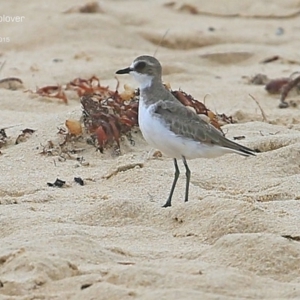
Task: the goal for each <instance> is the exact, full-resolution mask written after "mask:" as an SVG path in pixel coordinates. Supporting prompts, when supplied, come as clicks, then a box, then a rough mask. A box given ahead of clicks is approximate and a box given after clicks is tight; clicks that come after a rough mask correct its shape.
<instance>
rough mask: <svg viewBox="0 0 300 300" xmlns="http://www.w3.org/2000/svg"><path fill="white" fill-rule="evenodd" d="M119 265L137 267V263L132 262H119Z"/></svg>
mask: <svg viewBox="0 0 300 300" xmlns="http://www.w3.org/2000/svg"><path fill="white" fill-rule="evenodd" d="M117 264H119V265H124V266H131V265H135V263H134V262H132V261H117Z"/></svg>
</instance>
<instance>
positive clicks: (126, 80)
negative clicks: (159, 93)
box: [0, 0, 300, 300]
mask: <svg viewBox="0 0 300 300" xmlns="http://www.w3.org/2000/svg"><path fill="white" fill-rule="evenodd" d="M2 2H3V1H2ZM166 3H168V5H165V4H166ZM83 4H85V2H83V1H68V0H60V1H58V0H54V1H37V0H32V1H29V2H28V1H24V2H20V1H16V0H11V1H6V2H3V3H2V4H1V7H2V10H1V14H4V15H7V16H11V17H14V16H24V17H25V18H24V19H23V22H18V23H17V22H15V23H12V22H2V23H1V24H0V28H1V37H2V42H1V44H0V55H1V56H0V61H1V63H3V62H4V61H6V63H5V65H4V66H3V68H2V70H1V72H0V76H1V77H0V79H1V78H6V77H17V78H20V79H21V80H22V81H23V87H21V88H18V89H17V90H10V89H0V97H1V98H0V99H1V102H0V103H1V104H0V105H1V110H0V128H4V127H9V126H14V125H15V126H14V127H11V128H8V129H7V130H6V133H7V135H8V136H9V137H10V139H9V141H8V143H7V145H6V146H4V147H2V148H1V153H2V154H1V155H0V166H1V167H0V168H1V169H0V174H1V175H0V204H1V205H0V299H1V300H2V299H5V300H8V299H9V300H12V299H14V300H15V299H18V300H19V299H22V300H25V299H26V300H27V299H78V300H79V299H191V300H192V299H226V300H227V299H228V300H229V299H300V243H299V241H295V240H291V239H287V238H284V237H282V236H283V235H290V236H296V237H297V236H299V228H300V218H299V215H300V208H299V200H300V184H299V183H300V132H299V131H300V118H299V108H298V107H296V108H292V107H289V108H287V109H279V108H278V104H279V101H278V99H279V96H278V95H274V96H272V95H269V94H268V93H267V92H266V91H265V89H264V86H259V85H251V84H248V82H247V78H245V77H244V76H247V77H251V76H254V75H255V74H257V73H263V74H266V75H267V76H268V77H270V78H278V77H279V78H280V77H286V76H289V75H290V74H291V73H293V72H295V71H299V64H300V59H299V47H300V42H299V30H300V27H299V20H300V17H299V11H300V2H299V1H296V0H294V1H292V0H289V1H281V0H278V1H275V0H274V1H238V0H231V1H221V0H219V1H204V0H203V1H194V0H187V1H175V2H174V3H170V2H168V1H166V0H164V1H161V0H153V1H134V0H128V1H102V2H100V3H99V4H100V7H101V9H102V11H103V12H101V13H95V14H83V13H69V14H64V13H63V12H64V11H67V10H68V9H70V8H72V7H74V6H77V5H79V6H80V5H83ZM183 4H189V5H191V6H185V9H183V10H180V8H181V7H182V5H183ZM191 12H193V13H194V14H192V13H191ZM167 31H168V33H167V35H166V36H165V38H164V40H163V41H162V42H160V41H161V39H162V36H163V35H164V34H165V33H166V32H167ZM4 38H5V41H4ZM6 38H9V42H7V39H6ZM155 52H156V57H157V58H158V59H159V60H160V61H161V63H162V65H163V67H164V81H165V82H168V83H170V84H171V86H172V88H173V89H178V88H181V89H182V90H184V91H186V92H188V93H190V94H192V95H193V96H194V97H195V98H197V99H200V100H202V99H204V97H205V95H208V96H207V97H206V100H205V103H206V105H207V106H208V107H209V108H210V109H212V110H213V111H217V112H219V113H225V114H227V115H231V116H232V117H233V118H234V119H236V120H237V121H238V123H236V124H230V125H226V126H224V127H223V130H224V131H225V132H226V136H227V137H228V138H233V137H235V136H240V135H243V136H245V139H243V140H240V141H239V142H240V143H242V144H244V145H246V146H248V147H251V148H255V149H260V150H261V153H260V154H258V155H257V156H256V157H250V158H244V157H240V156H237V155H226V156H223V157H220V158H217V159H211V160H209V159H197V160H194V161H190V162H189V165H190V169H191V171H192V179H191V187H190V201H189V202H188V203H183V198H184V186H185V176H184V171H183V170H184V168H183V165H182V163H180V168H181V170H182V174H181V177H180V179H179V181H178V186H177V189H176V190H175V194H174V198H173V206H172V207H171V208H168V209H163V208H161V205H162V204H163V203H164V202H165V201H166V198H167V196H168V193H169V189H170V186H171V182H172V179H173V173H174V170H173V163H172V159H171V158H168V157H165V156H163V157H161V158H152V157H150V159H147V155H148V152H149V150H150V147H149V146H148V145H147V144H146V142H145V141H144V140H143V138H142V137H141V134H140V133H139V132H137V133H135V134H134V140H135V145H130V144H129V143H128V141H126V140H125V141H124V142H123V143H122V145H121V150H122V155H121V156H119V157H113V156H112V153H111V151H110V150H107V151H105V153H104V154H101V153H99V152H96V151H95V148H94V147H93V146H91V145H87V144H86V143H82V144H80V146H81V147H83V148H84V151H83V152H82V153H80V154H78V156H82V157H83V158H84V161H85V162H86V164H80V163H79V162H78V161H76V160H74V159H66V160H61V159H59V157H58V156H57V155H53V156H47V155H41V154H40V152H41V151H42V149H43V145H46V144H47V142H48V141H49V140H52V141H54V142H57V140H58V136H57V131H58V130H57V128H58V127H61V126H64V123H65V120H67V119H69V118H73V119H79V117H80V116H81V107H80V102H79V99H78V98H76V97H74V98H72V99H70V100H69V103H68V104H67V105H65V104H63V103H62V102H61V101H60V100H57V99H48V98H43V97H37V96H33V95H32V94H30V93H28V92H27V93H24V90H35V89H36V87H41V86H44V85H53V84H54V85H55V84H65V83H67V82H69V81H70V80H72V79H74V78H75V77H81V78H89V77H90V76H92V75H96V76H98V77H99V78H100V79H101V84H103V85H105V86H106V85H109V86H110V87H111V88H112V89H114V88H115V86H116V79H115V78H114V77H115V71H116V70H118V69H120V68H124V67H127V66H128V65H129V64H130V63H131V62H132V60H133V59H134V58H135V57H137V56H138V55H142V54H150V55H153V54H154V53H155ZM274 55H279V56H280V57H281V58H282V59H280V60H277V61H274V62H272V63H268V64H262V63H260V62H261V61H262V60H263V59H265V58H267V57H272V56H274ZM292 62H293V63H292ZM119 80H120V83H121V88H120V89H121V90H122V86H123V85H124V84H128V85H130V86H132V87H137V84H136V83H135V82H134V81H133V80H132V79H131V78H130V77H129V76H119ZM249 94H251V95H253V97H255V98H256V99H257V101H258V102H259V103H260V105H261V107H262V109H263V111H264V112H265V114H266V120H263V117H262V114H261V111H260V109H259V107H258V105H257V104H256V103H255V101H253V100H252V99H251V98H250V97H249ZM290 99H293V100H294V101H295V102H296V103H298V102H297V101H299V96H297V95H294V96H291V97H289V100H290ZM25 128H32V129H34V130H36V132H35V133H34V134H33V135H32V136H31V137H30V138H29V139H28V140H27V141H25V142H22V143H20V144H18V145H15V144H14V140H15V138H16V137H17V136H18V135H19V134H20V132H21V130H23V129H25ZM129 164H131V165H136V167H134V168H128V169H127V170H125V171H122V172H119V173H117V174H116V175H114V176H112V177H110V178H109V179H105V176H106V175H108V174H110V173H111V172H113V171H115V170H117V169H118V168H119V167H121V168H122V167H124V168H125V169H126V166H127V165H129ZM78 176H79V177H81V178H82V179H83V180H84V181H85V185H84V186H80V185H79V184H77V183H75V182H74V180H73V179H74V177H78ZM56 178H60V179H62V180H65V181H66V186H65V187H63V188H52V187H48V186H47V182H53V181H55V179H56Z"/></svg>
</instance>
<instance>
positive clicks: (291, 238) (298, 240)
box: [282, 234, 300, 242]
mask: <svg viewBox="0 0 300 300" xmlns="http://www.w3.org/2000/svg"><path fill="white" fill-rule="evenodd" d="M282 237H283V238H286V239H288V240H292V241H296V242H300V236H298V235H294V236H292V235H289V234H287V235H282Z"/></svg>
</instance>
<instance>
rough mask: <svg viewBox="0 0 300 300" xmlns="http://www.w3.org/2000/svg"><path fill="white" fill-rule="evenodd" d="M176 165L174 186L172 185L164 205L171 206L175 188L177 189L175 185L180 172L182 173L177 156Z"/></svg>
mask: <svg viewBox="0 0 300 300" xmlns="http://www.w3.org/2000/svg"><path fill="white" fill-rule="evenodd" d="M174 166H175V174H174V180H173V184H172V187H171V191H170V195H169V198H168V200H167V202H166V203H165V205H164V206H163V207H168V206H171V201H172V196H173V193H174V189H175V186H176V183H177V180H178V177H179V174H180V172H179V168H178V165H177V160H176V158H174Z"/></svg>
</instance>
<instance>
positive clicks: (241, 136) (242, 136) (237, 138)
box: [233, 135, 246, 141]
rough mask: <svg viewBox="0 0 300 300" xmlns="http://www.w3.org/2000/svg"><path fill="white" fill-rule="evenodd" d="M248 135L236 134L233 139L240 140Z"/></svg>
mask: <svg viewBox="0 0 300 300" xmlns="http://www.w3.org/2000/svg"><path fill="white" fill-rule="evenodd" d="M245 138H246V137H245V136H244V135H239V136H234V137H233V139H234V140H237V141H239V140H244V139H245Z"/></svg>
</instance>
